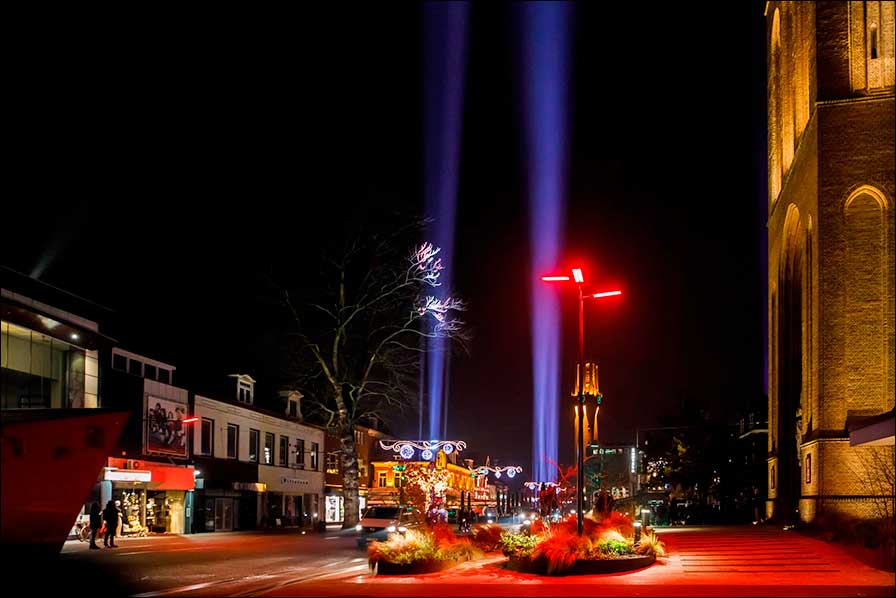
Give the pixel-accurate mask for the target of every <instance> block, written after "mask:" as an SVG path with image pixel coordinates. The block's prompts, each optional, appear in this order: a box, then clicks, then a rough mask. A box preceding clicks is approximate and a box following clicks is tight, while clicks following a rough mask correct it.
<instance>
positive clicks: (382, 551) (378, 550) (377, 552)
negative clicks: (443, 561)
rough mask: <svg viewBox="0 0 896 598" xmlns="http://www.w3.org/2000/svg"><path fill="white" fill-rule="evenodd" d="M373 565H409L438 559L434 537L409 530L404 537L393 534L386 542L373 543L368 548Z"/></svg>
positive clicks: (368, 554)
mask: <svg viewBox="0 0 896 598" xmlns="http://www.w3.org/2000/svg"><path fill="white" fill-rule="evenodd" d="M367 556H368V561H369V562H370V564H371V565H373V564H374V563H377V562H380V561H385V562H387V563H395V564H408V563H413V562H415V561H423V560H429V559H436V558H438V549H437V547H436V543H435V541H434V540H433V537H432V536H431V535H430V534H427V533H425V532H419V531H417V530H408V531H407V532H406V533H405V534H404V535H403V536H402V535H401V534H392V535H390V536H389V539H388V540H386V541H385V542H372V543H371V544H370V546H369V547H368V548H367Z"/></svg>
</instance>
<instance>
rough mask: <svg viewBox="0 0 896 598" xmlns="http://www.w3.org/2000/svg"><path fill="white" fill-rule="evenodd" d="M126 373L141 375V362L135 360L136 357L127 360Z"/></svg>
mask: <svg viewBox="0 0 896 598" xmlns="http://www.w3.org/2000/svg"><path fill="white" fill-rule="evenodd" d="M128 373H129V374H133V375H134V376H142V375H143V363H142V362H139V361H137V360H136V359H130V360H128Z"/></svg>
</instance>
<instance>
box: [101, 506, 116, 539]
mask: <svg viewBox="0 0 896 598" xmlns="http://www.w3.org/2000/svg"><path fill="white" fill-rule="evenodd" d="M118 513H119V510H118V509H117V508H116V507H115V501H112V500H110V501H109V502H107V503H106V508H105V509H103V521H105V522H106V534H105V535H104V536H103V546H105V547H106V548H118V546H116V545H115V532H116V530H118Z"/></svg>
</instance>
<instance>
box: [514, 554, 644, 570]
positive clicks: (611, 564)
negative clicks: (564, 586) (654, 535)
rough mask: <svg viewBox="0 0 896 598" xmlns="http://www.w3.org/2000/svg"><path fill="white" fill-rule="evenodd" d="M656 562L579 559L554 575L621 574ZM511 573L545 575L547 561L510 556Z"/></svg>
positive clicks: (641, 558)
mask: <svg viewBox="0 0 896 598" xmlns="http://www.w3.org/2000/svg"><path fill="white" fill-rule="evenodd" d="M654 561H656V555H653V554H650V555H646V556H643V555H632V556H622V557H617V558H613V559H588V560H582V559H579V560H577V561H576V563H575V565H573V566H572V567H571V568H569V569H567V570H566V571H563V572H560V573H554V575H599V574H602V573H623V572H625V571H634V570H635V569H643V568H644V567H647V566H650V565H652V564H653V563H654ZM505 567H506V568H507V569H510V570H511V571H519V572H520V573H534V574H536V575H547V574H548V573H547V561H544V560H533V559H531V558H530V557H518V556H512V557H510V558H509V559H508V561H507V564H506V565H505Z"/></svg>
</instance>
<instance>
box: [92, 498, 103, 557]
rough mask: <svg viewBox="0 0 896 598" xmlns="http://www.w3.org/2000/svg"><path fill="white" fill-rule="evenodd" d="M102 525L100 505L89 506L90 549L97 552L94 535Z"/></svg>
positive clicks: (97, 547)
mask: <svg viewBox="0 0 896 598" xmlns="http://www.w3.org/2000/svg"><path fill="white" fill-rule="evenodd" d="M101 525H103V518H102V516H101V515H100V503H98V502H95V503H93V504H92V505H91V506H90V548H91V549H96V550H99V549H100V547H99V546H97V545H96V534H97V532H98V531H99V530H100V526H101Z"/></svg>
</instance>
